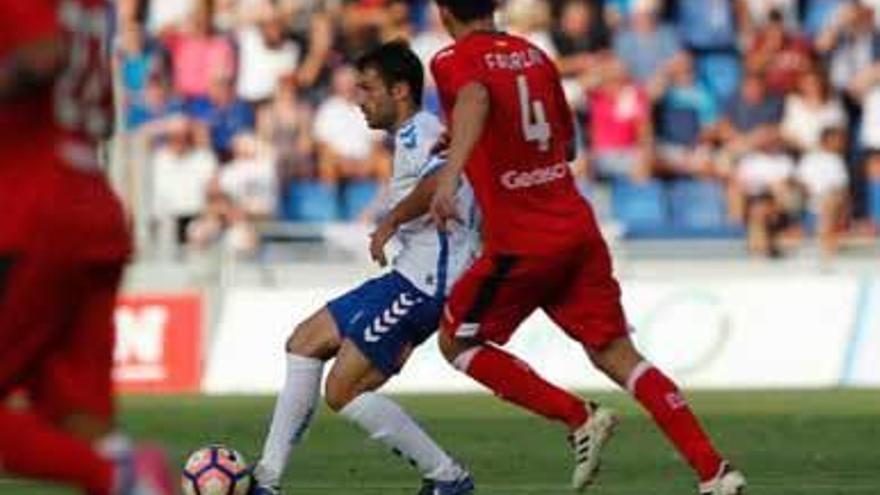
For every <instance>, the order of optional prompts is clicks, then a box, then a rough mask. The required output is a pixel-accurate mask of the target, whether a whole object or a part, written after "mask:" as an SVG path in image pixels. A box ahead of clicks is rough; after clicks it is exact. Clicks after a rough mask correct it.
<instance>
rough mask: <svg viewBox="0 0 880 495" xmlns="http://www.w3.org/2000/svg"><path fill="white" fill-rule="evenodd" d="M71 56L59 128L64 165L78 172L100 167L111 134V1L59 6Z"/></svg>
mask: <svg viewBox="0 0 880 495" xmlns="http://www.w3.org/2000/svg"><path fill="white" fill-rule="evenodd" d="M55 1H56V3H57V4H58V6H59V7H58V11H59V17H58V18H59V23H60V27H61V32H62V35H63V37H64V47H65V48H66V50H67V52H66V53H67V55H68V56H67V59H66V63H65V67H64V70H63V72H62V73H61V75H60V77H59V78H58V83H57V85H56V87H55V102H54V103H55V122H56V123H57V125H58V128H59V130H60V131H61V135H60V142H59V152H60V154H61V158H62V160H64V161H65V162H66V163H68V164H69V165H72V166H73V167H75V168H79V169H96V168H97V167H98V163H99V162H98V145H99V144H100V143H101V142H102V141H104V140H105V139H107V138H108V137H110V133H111V132H112V130H113V119H114V117H115V116H114V112H113V79H112V74H111V69H110V57H109V50H108V43H109V36H110V28H111V11H110V7H109V4H108V2H107V0H55Z"/></svg>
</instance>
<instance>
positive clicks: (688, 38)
mask: <svg viewBox="0 0 880 495" xmlns="http://www.w3.org/2000/svg"><path fill="white" fill-rule="evenodd" d="M740 3H741V2H740V1H739V0H734V1H731V0H678V15H677V21H678V22H677V24H678V32H679V33H680V35H681V40H682V42H683V43H684V45H685V46H686V47H687V48H688V49H690V50H692V51H696V52H708V51H713V52H715V51H724V52H727V51H732V50H735V49H736V46H737V44H738V42H739V31H738V29H737V28H745V27H747V26H748V24H749V20H750V19H749V18H748V16H747V12H746V10H745V9H744V8H742V7H741V6H740V5H739V4H740Z"/></svg>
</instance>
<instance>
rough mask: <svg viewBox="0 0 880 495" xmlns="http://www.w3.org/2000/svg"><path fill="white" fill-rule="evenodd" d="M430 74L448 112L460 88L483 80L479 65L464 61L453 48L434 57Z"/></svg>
mask: <svg viewBox="0 0 880 495" xmlns="http://www.w3.org/2000/svg"><path fill="white" fill-rule="evenodd" d="M431 74H432V75H433V76H434V81H435V82H436V83H437V89H438V91H439V92H440V96H441V99H443V100H444V104H446V105H448V106H449V109H448V110H451V107H452V106H453V105H454V103H455V96H456V95H457V94H458V91H459V90H460V89H461V88H463V87H464V86H466V85H467V84H469V83H471V82H481V81H482V79H483V73H482V71H481V70H480V68H479V64H476V63H473V61H466V60H464V57H462V56H461V53H460V52H458V51H456V49H455V48H447V49H445V50H442V51H440V52H439V53H437V55H435V56H434V59H433V60H432V61H431ZM447 117H448V116H447Z"/></svg>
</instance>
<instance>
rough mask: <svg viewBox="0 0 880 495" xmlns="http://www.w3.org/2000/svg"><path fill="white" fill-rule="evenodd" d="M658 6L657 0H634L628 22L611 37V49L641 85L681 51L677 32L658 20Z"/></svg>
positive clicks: (655, 75)
mask: <svg viewBox="0 0 880 495" xmlns="http://www.w3.org/2000/svg"><path fill="white" fill-rule="evenodd" d="M658 8H659V4H658V2H657V0H638V1H637V2H636V3H635V5H634V6H633V12H632V16H631V19H630V21H629V23H628V24H627V26H626V27H625V28H624V29H623V30H621V31H618V33H617V35H616V36H615V38H614V52H615V53H616V54H617V56H618V57H619V58H620V59H621V60H623V61H624V63H625V64H626V66H627V69H628V70H629V73H630V74H631V75H632V77H633V78H634V79H635V80H636V81H638V82H640V83H642V84H648V83H649V82H650V81H651V79H653V78H654V77H657V76H658V74H659V73H660V72H661V71H662V70H663V69H664V68H665V67H666V66H667V65H668V64H669V63H670V62H671V61H672V60H673V59H674V58H675V57H676V56H678V55H681V54H682V46H681V43H680V41H679V39H678V33H677V32H676V31H675V30H674V29H672V28H671V27H670V26H668V25H665V24H660V23H659V19H658Z"/></svg>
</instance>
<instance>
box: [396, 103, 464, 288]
mask: <svg viewBox="0 0 880 495" xmlns="http://www.w3.org/2000/svg"><path fill="white" fill-rule="evenodd" d="M442 133H443V124H442V123H441V122H440V120H439V119H438V118H437V117H435V116H434V115H433V114H430V113H428V112H419V113H417V114H415V115H414V116H413V117H412V118H411V119H410V120H409V121H408V122H406V123H405V124H404V125H402V126H400V128H399V129H398V130H397V132H396V133H395V136H394V164H393V169H394V170H393V173H392V177H391V184H390V193H389V200H388V205H387V210H386V211H389V210H391V209H392V208H394V206H395V205H396V204H397V203H399V202H400V201H401V200H403V199H404V198H406V196H407V195H409V194H410V193H411V192H412V191H413V189H415V187H416V185H417V184H418V183H419V181H420V180H421V179H423V178H424V177H427V176H429V175H430V174H432V173H434V172H436V171H437V170H439V169H440V168H441V167H442V166H443V165H444V164H445V162H444V161H443V160H442V159H441V158H439V157H437V156H432V155H431V148H432V147H433V146H434V144H435V143H436V142H437V140H438V139H439V138H440V136H441V135H442ZM458 207H459V216H460V218H462V219H464V220H465V222H464V224H456V225H455V227H454V229H453V230H452V231H450V232H448V233H441V232H439V231H438V230H437V228H436V226H435V225H434V224H433V223H432V222H431V219H430V218H429V217H428V216H427V215H424V216H422V217H420V218H416V219H414V220H412V221H410V222H408V223H406V224H404V225H402V226H401V227H400V228H399V229H398V231H397V234H396V240H397V241H398V242H399V243H400V246H401V249H400V251H399V253H398V254H397V255H396V256H395V257H394V258H393V260H392V266H393V267H394V269H395V270H397V271H398V272H400V273H401V274H402V275H403V276H404V277H406V278H407V279H408V280H409V281H410V282H412V283H413V285H415V286H416V287H417V288H418V289H419V290H421V291H422V292H424V293H425V294H428V295H435V296H440V297H444V296H445V295H446V294H448V293H449V290H450V287H451V286H452V284H453V282H455V280H456V279H458V277H459V276H460V275H461V274H462V272H464V270H465V269H467V268H468V266H470V263H471V261H473V258H474V256H475V254H476V251H477V249H478V238H479V237H478V233H477V227H476V223H477V219H478V217H477V214H476V204H475V202H474V197H473V192H472V190H471V188H470V185H468V184H467V183H464V184H463V185H462V186H461V187H460V188H459V191H458Z"/></svg>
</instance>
